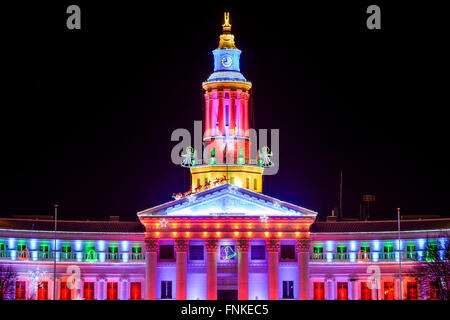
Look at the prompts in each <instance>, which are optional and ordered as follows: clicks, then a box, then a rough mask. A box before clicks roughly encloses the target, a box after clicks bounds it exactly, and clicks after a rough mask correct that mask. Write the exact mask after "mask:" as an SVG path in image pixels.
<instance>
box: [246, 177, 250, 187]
mask: <svg viewBox="0 0 450 320" xmlns="http://www.w3.org/2000/svg"><path fill="white" fill-rule="evenodd" d="M245 188H247V189H250V179H249V178H246V179H245Z"/></svg>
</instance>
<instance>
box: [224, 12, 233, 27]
mask: <svg viewBox="0 0 450 320" xmlns="http://www.w3.org/2000/svg"><path fill="white" fill-rule="evenodd" d="M224 21H225V23H224V24H223V25H222V29H223V32H230V31H231V24H230V13H229V12H225V13H224Z"/></svg>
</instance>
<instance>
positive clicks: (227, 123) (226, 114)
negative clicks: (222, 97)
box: [225, 105, 230, 127]
mask: <svg viewBox="0 0 450 320" xmlns="http://www.w3.org/2000/svg"><path fill="white" fill-rule="evenodd" d="M225 125H226V126H227V127H228V126H229V125H230V106H229V105H225Z"/></svg>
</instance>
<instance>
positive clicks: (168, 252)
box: [159, 244, 175, 260]
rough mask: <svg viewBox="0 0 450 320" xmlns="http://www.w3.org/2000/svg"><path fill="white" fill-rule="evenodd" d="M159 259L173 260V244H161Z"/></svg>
mask: <svg viewBox="0 0 450 320" xmlns="http://www.w3.org/2000/svg"><path fill="white" fill-rule="evenodd" d="M159 259H160V260H173V259H175V256H174V248H173V245H172V244H161V245H160V246H159Z"/></svg>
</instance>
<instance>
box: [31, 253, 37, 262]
mask: <svg viewBox="0 0 450 320" xmlns="http://www.w3.org/2000/svg"><path fill="white" fill-rule="evenodd" d="M31 259H32V260H33V261H37V259H38V253H37V251H32V252H31Z"/></svg>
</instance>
